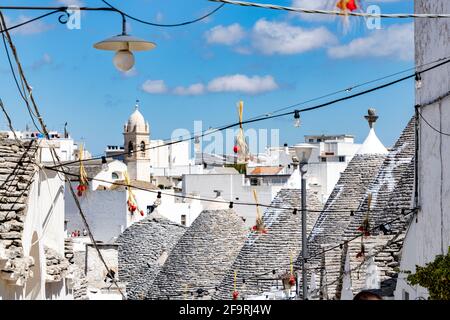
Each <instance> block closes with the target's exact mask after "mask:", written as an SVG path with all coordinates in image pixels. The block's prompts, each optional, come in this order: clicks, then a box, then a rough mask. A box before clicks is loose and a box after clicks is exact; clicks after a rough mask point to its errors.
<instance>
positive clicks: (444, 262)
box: [406, 248, 450, 300]
mask: <svg viewBox="0 0 450 320" xmlns="http://www.w3.org/2000/svg"><path fill="white" fill-rule="evenodd" d="M406 279H407V280H408V282H409V284H411V285H417V284H418V285H420V286H422V287H424V288H426V289H428V292H429V293H430V298H431V299H432V300H450V248H449V251H448V253H447V255H445V256H444V255H438V256H436V259H435V260H434V261H433V262H430V263H427V264H426V265H425V267H421V266H417V265H416V273H414V274H409V275H408V276H407V278H406Z"/></svg>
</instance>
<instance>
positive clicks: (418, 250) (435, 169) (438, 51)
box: [395, 0, 450, 300]
mask: <svg viewBox="0 0 450 320" xmlns="http://www.w3.org/2000/svg"><path fill="white" fill-rule="evenodd" d="M414 6H415V12H416V13H449V12H450V1H448V0H434V1H426V0H417V1H415V3H414ZM449 30H450V21H448V19H416V20H415V48H416V52H415V57H416V65H418V66H420V65H423V64H425V63H429V62H431V61H435V60H437V59H440V58H443V57H446V56H448V53H449V52H450V43H449V41H448V40H449V38H450V34H449ZM420 70H421V69H420V68H419V69H418V71H420ZM449 74H450V65H449V64H446V65H443V66H441V67H438V68H436V69H434V70H431V71H428V72H425V73H422V74H421V86H419V88H417V89H416V103H417V104H421V105H423V107H420V108H419V112H420V113H421V116H419V117H418V120H419V128H418V130H419V131H418V135H419V142H418V144H419V151H418V152H419V155H418V175H417V182H418V190H417V191H418V199H417V203H416V205H417V206H418V207H419V208H420V209H419V211H418V213H417V216H416V218H414V219H413V220H412V223H411V226H410V228H409V230H408V233H407V234H406V238H405V243H404V247H403V254H402V260H401V264H400V270H409V271H412V272H413V273H414V272H415V271H416V270H415V266H416V265H419V266H424V265H425V264H426V263H429V262H431V261H433V260H434V259H435V257H436V255H440V254H442V255H445V254H447V253H448V248H449V245H450V197H449V194H450V166H449V163H450V152H449V150H450V140H449V139H448V137H446V136H444V135H443V134H440V133H439V132H437V131H440V132H444V133H448V132H450V99H449V97H448V92H449V90H450V78H449ZM442 96H446V97H444V98H443V99H439V97H442ZM432 101H436V102H435V103H431V104H430V102H432ZM425 120H426V121H427V122H428V123H429V124H430V125H431V126H433V127H434V128H435V129H436V130H434V129H432V128H431V127H430V125H428V124H427V123H426V122H425ZM405 277H406V275H404V274H400V275H399V280H398V282H397V290H396V295H395V297H396V299H404V300H407V299H410V300H414V299H420V298H425V299H426V298H428V296H429V295H428V291H427V290H426V289H425V288H422V287H420V286H410V285H409V284H407V283H406V281H405V279H404V278H405Z"/></svg>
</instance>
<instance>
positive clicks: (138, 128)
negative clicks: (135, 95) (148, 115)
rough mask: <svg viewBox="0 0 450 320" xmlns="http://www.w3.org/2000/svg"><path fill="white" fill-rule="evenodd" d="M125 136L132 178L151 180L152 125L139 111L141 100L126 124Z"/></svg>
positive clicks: (128, 165)
mask: <svg viewBox="0 0 450 320" xmlns="http://www.w3.org/2000/svg"><path fill="white" fill-rule="evenodd" d="M123 137H124V148H125V152H126V154H125V160H124V162H125V164H126V165H127V167H128V175H129V177H130V179H132V180H140V181H150V150H149V147H150V126H149V124H148V122H145V119H144V116H143V115H142V113H141V112H140V111H139V100H136V106H135V110H134V112H133V113H132V114H131V115H130V117H129V118H128V122H127V123H126V124H125V126H124V130H123Z"/></svg>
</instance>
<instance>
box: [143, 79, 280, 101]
mask: <svg viewBox="0 0 450 320" xmlns="http://www.w3.org/2000/svg"><path fill="white" fill-rule="evenodd" d="M141 88H142V90H143V91H145V92H147V93H153V94H164V93H167V94H174V95H179V96H198V95H203V94H206V93H220V92H241V93H246V94H259V93H263V92H268V91H273V90H275V89H277V88H278V84H277V83H276V81H275V79H274V78H273V77H272V76H270V75H265V76H256V75H255V76H247V75H243V74H234V75H225V76H221V77H217V78H214V79H212V80H211V81H209V82H208V83H207V84H205V83H201V82H197V83H194V84H191V85H187V86H178V87H175V88H173V89H170V88H169V87H167V86H166V84H165V82H164V80H147V81H145V82H144V83H143V84H142V86H141Z"/></svg>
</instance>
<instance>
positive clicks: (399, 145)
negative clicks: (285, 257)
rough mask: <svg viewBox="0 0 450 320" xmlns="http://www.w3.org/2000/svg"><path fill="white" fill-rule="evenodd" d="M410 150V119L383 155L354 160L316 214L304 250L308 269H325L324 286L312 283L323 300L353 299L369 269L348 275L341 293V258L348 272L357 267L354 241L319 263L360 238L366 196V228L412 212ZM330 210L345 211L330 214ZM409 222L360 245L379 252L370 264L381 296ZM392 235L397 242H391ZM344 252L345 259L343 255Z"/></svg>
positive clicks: (390, 284) (388, 287)
mask: <svg viewBox="0 0 450 320" xmlns="http://www.w3.org/2000/svg"><path fill="white" fill-rule="evenodd" d="M414 150H415V143H414V119H411V120H410V122H409V123H408V125H407V127H406V128H405V130H404V131H403V132H402V134H401V136H400V137H399V139H398V140H397V142H396V143H395V145H394V147H393V148H392V149H391V151H390V152H389V153H388V155H386V156H382V155H379V154H377V155H370V154H369V155H368V154H365V155H356V156H355V157H354V158H353V160H352V161H351V162H350V164H349V165H348V167H347V169H346V170H345V171H344V172H343V173H342V175H341V178H340V179H339V181H338V183H337V184H336V186H335V189H334V190H333V192H332V194H331V195H330V197H329V199H328V201H327V204H326V205H325V208H326V210H324V212H322V213H321V215H320V217H319V219H318V222H317V224H316V225H315V226H314V229H313V232H312V234H311V236H310V238H309V244H308V248H309V253H310V256H311V255H315V257H312V259H311V260H310V263H311V267H312V268H314V267H322V268H323V267H324V268H325V269H324V271H325V273H326V277H325V279H326V281H325V283H317V286H319V287H321V288H322V293H323V292H325V291H326V293H327V297H325V298H330V299H336V298H337V299H339V298H340V294H341V290H342V289H345V290H353V293H357V292H359V291H360V290H362V289H363V288H364V286H365V275H366V268H367V266H368V264H367V265H366V264H363V265H362V266H361V267H359V271H358V272H356V271H355V272H353V273H351V280H352V287H351V288H343V278H344V277H343V270H344V266H345V262H346V261H345V259H346V257H347V256H348V257H350V265H351V268H354V267H355V266H359V265H360V264H361V262H360V261H357V259H356V254H357V251H358V250H360V247H361V244H360V240H359V238H358V241H356V240H355V241H352V242H350V243H349V245H348V246H343V247H342V248H336V249H334V250H331V251H328V252H326V254H325V257H322V254H321V251H322V249H326V248H328V247H333V246H336V245H337V244H339V243H343V241H345V240H350V239H352V238H353V237H354V236H356V235H359V234H360V232H359V231H358V227H359V226H361V224H362V222H363V220H364V218H365V217H366V212H367V209H368V198H369V194H370V195H371V198H372V200H371V207H370V209H371V212H370V215H369V221H370V227H371V228H373V227H375V226H377V225H380V224H381V223H385V222H387V221H390V220H392V219H394V218H397V217H400V216H401V209H402V208H410V207H411V205H412V196H413V190H414V160H413V156H414ZM349 208H350V209H354V210H355V212H354V215H353V216H351V215H350V212H349V211H348V209H349ZM333 210H344V211H343V212H332V211H333ZM408 221H409V218H408V217H405V218H402V219H399V220H398V221H396V222H395V223H393V224H392V225H391V233H392V235H391V236H386V235H383V234H379V233H380V232H374V233H372V234H371V236H369V237H367V238H365V240H364V242H365V247H366V248H365V249H366V254H369V252H375V251H377V250H380V248H382V249H383V250H384V252H381V254H380V257H378V256H377V257H375V258H374V262H373V264H375V265H377V266H378V267H379V270H380V274H379V277H380V280H381V281H385V284H384V285H382V286H384V287H385V288H384V289H383V292H384V293H386V295H390V294H392V291H393V287H395V280H394V281H392V280H393V277H395V274H396V272H394V268H395V267H396V266H397V263H396V262H397V261H399V254H400V251H401V246H402V243H403V238H404V232H405V231H406V230H405V229H406V226H407V225H408ZM397 233H398V237H397V238H396V239H395V240H393V241H391V240H392V238H393V235H395V234H397ZM391 242H392V243H391ZM384 246H386V248H384ZM347 250H348V252H350V254H347ZM322 258H324V260H322ZM299 265H300V259H299V261H298V266H299ZM317 294H318V292H317Z"/></svg>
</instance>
